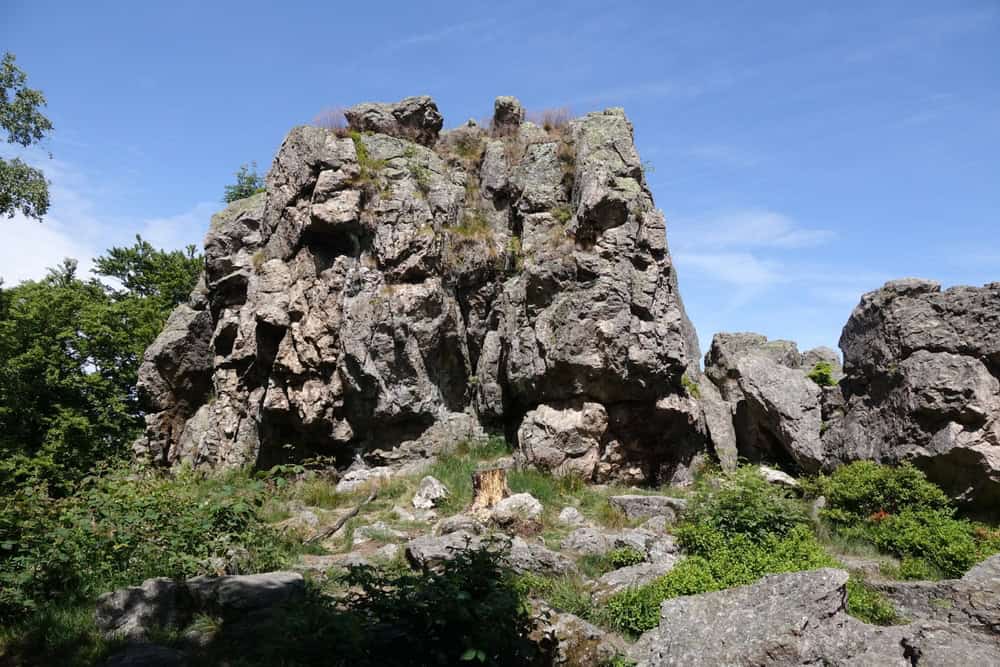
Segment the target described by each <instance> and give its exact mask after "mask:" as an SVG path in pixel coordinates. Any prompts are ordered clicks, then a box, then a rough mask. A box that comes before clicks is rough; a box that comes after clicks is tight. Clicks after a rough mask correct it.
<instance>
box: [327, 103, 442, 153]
mask: <svg viewBox="0 0 1000 667" xmlns="http://www.w3.org/2000/svg"><path fill="white" fill-rule="evenodd" d="M344 117H346V118H347V123H348V125H349V126H350V128H351V129H352V130H357V131H358V132H379V133H381V134H388V135H390V136H393V137H401V138H404V139H410V140H412V141H416V142H417V143H420V144H424V145H425V146H432V145H434V142H436V141H437V138H438V133H439V132H440V131H441V126H442V125H444V118H443V117H442V116H441V114H440V112H438V108H437V104H435V103H434V100H432V99H431V98H430V97H427V96H426V95H421V96H418V97H407V98H405V99H403V100H401V101H399V102H395V103H392V104H384V103H378V102H365V103H363V104H358V105H355V106H353V107H351V108H350V109H347V110H346V111H344Z"/></svg>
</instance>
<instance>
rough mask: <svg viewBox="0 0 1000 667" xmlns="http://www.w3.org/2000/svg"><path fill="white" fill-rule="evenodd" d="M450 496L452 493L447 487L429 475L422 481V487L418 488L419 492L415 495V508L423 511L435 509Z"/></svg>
mask: <svg viewBox="0 0 1000 667" xmlns="http://www.w3.org/2000/svg"><path fill="white" fill-rule="evenodd" d="M450 495H451V492H450V491H449V490H448V487H447V486H445V485H444V484H442V483H441V482H440V481H438V480H437V479H436V478H434V477H431V476H430V475H428V476H427V477H424V478H423V479H422V480H420V486H419V487H418V488H417V492H416V493H415V494H413V506H414V507H415V508H417V509H423V510H429V509H433V508H434V507H437V506H438V505H440V504H441V503H442V502H443V501H444V500H445V499H446V498H447V497H448V496H450Z"/></svg>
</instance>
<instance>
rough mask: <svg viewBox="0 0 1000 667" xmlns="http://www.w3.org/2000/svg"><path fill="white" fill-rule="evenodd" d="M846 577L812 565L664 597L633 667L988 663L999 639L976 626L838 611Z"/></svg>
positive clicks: (995, 656)
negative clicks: (877, 620) (891, 622)
mask: <svg viewBox="0 0 1000 667" xmlns="http://www.w3.org/2000/svg"><path fill="white" fill-rule="evenodd" d="M847 578H848V574H847V572H844V571H842V570H831V569H824V570H813V571H810V572H796V573H792V574H781V575H774V576H770V577H765V578H764V579H762V580H761V581H760V582H758V583H756V584H753V585H750V586H743V587H740V588H733V589H729V590H725V591H719V592H717V593H706V594H703V595H694V596H690V597H680V598H675V599H672V600H667V601H665V602H664V603H663V605H662V607H661V610H660V618H661V621H660V625H659V627H658V628H656V629H655V630H652V631H650V632H648V633H646V634H645V635H643V636H642V638H641V639H640V640H639V641H638V642H637V643H636V645H635V646H634V647H633V657H634V658H635V659H636V660H637V661H638V662H639V664H640V665H721V664H726V665H737V664H738V665H814V664H825V665H900V666H905V665H942V664H947V665H952V664H954V665H960V664H961V665H964V664H994V663H996V662H997V661H998V660H1000V642H998V641H997V637H996V635H992V636H991V635H990V634H989V632H990V631H989V629H988V628H986V627H983V626H979V627H972V626H969V625H965V624H957V623H956V624H952V623H936V622H929V621H919V620H918V621H917V622H914V623H911V624H909V625H902V626H891V627H884V628H882V627H877V626H871V625H866V624H865V623H862V622H860V621H858V620H856V619H854V618H851V617H849V616H848V615H847V614H846V611H845V604H846V589H845V584H846V583H847Z"/></svg>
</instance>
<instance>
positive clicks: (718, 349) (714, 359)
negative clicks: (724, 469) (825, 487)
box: [701, 333, 840, 472]
mask: <svg viewBox="0 0 1000 667" xmlns="http://www.w3.org/2000/svg"><path fill="white" fill-rule="evenodd" d="M817 362H826V363H828V364H830V366H831V368H832V370H833V374H834V375H837V376H839V374H840V360H839V359H838V358H837V354H836V353H835V352H834V351H833V350H830V349H829V348H816V349H815V350H808V351H807V352H804V353H799V350H798V348H797V347H796V345H795V343H793V342H791V341H787V340H772V341H769V340H768V339H767V337H765V336H762V335H760V334H755V333H723V334H716V335H715V337H714V338H713V339H712V346H711V348H710V349H709V351H708V354H706V355H705V376H706V377H707V378H708V380H709V381H710V383H703V385H702V387H701V393H702V394H703V400H704V403H705V405H706V408H705V412H706V416H707V417H709V418H710V420H709V430H710V432H711V435H712V438H713V439H714V440H715V446H716V449H717V450H718V451H719V452H729V455H728V456H723V455H721V454H720V460H721V461H722V462H723V464H726V463H730V464H731V463H733V462H735V460H736V458H737V454H738V456H739V457H741V458H744V459H747V460H750V461H774V462H778V463H781V464H783V465H784V466H785V467H787V468H790V469H792V470H795V471H803V472H817V471H818V470H820V469H821V468H822V467H823V465H824V463H825V462H826V460H825V452H824V451H823V446H822V443H821V441H820V431H821V430H822V421H823V412H824V410H823V406H824V404H825V403H826V402H827V401H826V400H825V398H824V392H825V391H826V390H825V389H824V388H823V387H821V386H820V385H819V384H817V383H816V382H814V381H813V380H811V379H810V378H809V377H808V376H807V373H808V371H809V370H810V369H812V368H813V366H814V364H816V363H817ZM829 391H831V392H835V391H836V390H835V389H834V388H831V389H830V390H829ZM720 401H721V402H722V405H723V406H724V407H723V408H721V409H720V408H719V407H718V405H719V403H720ZM712 419H714V420H715V421H712ZM730 424H731V426H730Z"/></svg>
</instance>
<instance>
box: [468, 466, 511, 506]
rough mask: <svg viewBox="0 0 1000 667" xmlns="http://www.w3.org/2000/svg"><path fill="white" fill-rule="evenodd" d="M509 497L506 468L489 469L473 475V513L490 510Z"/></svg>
mask: <svg viewBox="0 0 1000 667" xmlns="http://www.w3.org/2000/svg"><path fill="white" fill-rule="evenodd" d="M509 495H510V489H509V488H508V487H507V469H506V468H487V469H485V470H477V471H475V472H474V473H472V507H471V511H473V512H475V511H478V510H488V509H490V508H492V507H493V506H494V505H496V504H497V503H498V502H500V501H501V500H503V499H504V498H506V497H507V496H509Z"/></svg>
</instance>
